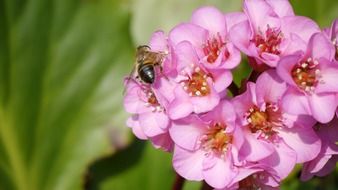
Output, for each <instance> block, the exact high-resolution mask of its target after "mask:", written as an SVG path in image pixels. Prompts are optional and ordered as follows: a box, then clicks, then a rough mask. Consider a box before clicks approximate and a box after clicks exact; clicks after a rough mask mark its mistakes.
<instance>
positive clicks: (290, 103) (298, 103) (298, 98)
mask: <svg viewBox="0 0 338 190" xmlns="http://www.w3.org/2000/svg"><path fill="white" fill-rule="evenodd" d="M282 108H283V110H284V111H285V112H288V113H289V114H295V115H298V114H300V115H301V114H304V115H310V114H311V110H310V105H309V102H308V99H307V98H306V96H305V95H304V94H303V93H301V92H299V91H298V90H297V89H295V88H292V87H291V88H289V89H288V90H287V91H286V93H285V95H284V97H283V99H282Z"/></svg>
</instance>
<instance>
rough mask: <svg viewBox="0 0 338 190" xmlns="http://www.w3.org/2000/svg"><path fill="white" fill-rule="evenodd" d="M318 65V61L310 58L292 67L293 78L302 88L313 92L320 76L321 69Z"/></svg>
mask: <svg viewBox="0 0 338 190" xmlns="http://www.w3.org/2000/svg"><path fill="white" fill-rule="evenodd" d="M317 65H318V61H316V60H313V59H312V58H308V59H307V60H306V61H301V62H299V63H298V64H296V65H295V66H294V67H293V68H292V70H291V76H292V79H293V81H295V83H296V84H297V86H298V87H299V88H300V89H302V90H304V91H306V92H312V91H313V90H314V89H315V87H316V86H317V84H318V82H319V80H318V79H319V78H320V70H319V69H318V67H317Z"/></svg>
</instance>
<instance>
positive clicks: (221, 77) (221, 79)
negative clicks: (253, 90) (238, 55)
mask: <svg viewBox="0 0 338 190" xmlns="http://www.w3.org/2000/svg"><path fill="white" fill-rule="evenodd" d="M212 78H213V80H214V88H215V90H216V92H218V93H219V92H222V91H224V90H225V89H226V88H227V87H228V86H229V85H230V84H231V82H232V74H231V71H229V70H221V69H220V70H215V71H212Z"/></svg>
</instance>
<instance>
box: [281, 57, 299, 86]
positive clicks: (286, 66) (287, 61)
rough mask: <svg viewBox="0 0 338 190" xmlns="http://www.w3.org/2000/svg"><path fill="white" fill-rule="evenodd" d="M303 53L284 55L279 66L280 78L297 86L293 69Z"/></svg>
mask: <svg viewBox="0 0 338 190" xmlns="http://www.w3.org/2000/svg"><path fill="white" fill-rule="evenodd" d="M301 57H302V55H301V54H294V55H289V56H286V57H283V58H282V59H281V60H280V61H279V64H278V66H277V74H278V75H279V77H280V78H282V79H283V80H284V81H285V82H286V83H288V84H289V85H291V86H294V87H297V85H296V83H295V82H294V80H293V79H292V76H291V71H292V69H293V67H294V66H295V65H296V64H297V63H298V62H299V60H300V59H301Z"/></svg>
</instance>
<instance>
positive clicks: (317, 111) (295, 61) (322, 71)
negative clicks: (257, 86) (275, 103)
mask: <svg viewBox="0 0 338 190" xmlns="http://www.w3.org/2000/svg"><path fill="white" fill-rule="evenodd" d="M334 55H335V49H334V48H333V46H332V44H331V42H330V41H329V40H328V38H327V37H325V36H324V35H323V34H322V33H316V34H314V35H313V36H312V37H311V39H310V42H309V44H308V46H307V50H306V51H305V52H299V53H296V54H294V55H289V56H286V57H284V58H282V59H281V61H280V62H279V64H278V67H277V73H278V74H279V76H280V77H281V78H282V79H283V80H284V81H285V82H287V83H288V84H289V86H290V87H289V89H288V91H287V92H286V95H285V97H284V100H283V108H284V109H285V110H286V111H287V112H289V113H293V114H307V115H312V116H313V117H314V118H315V119H316V120H317V121H319V122H321V123H327V122H329V121H331V120H332V118H333V116H334V114H335V111H336V108H337V104H338V99H337V97H336V94H337V92H338V80H337V77H338V64H336V63H334V62H333V59H334Z"/></svg>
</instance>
